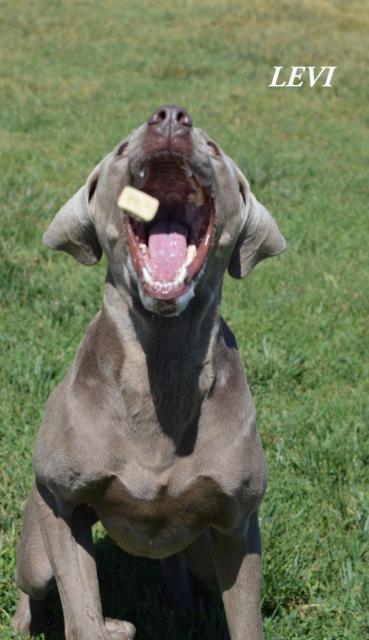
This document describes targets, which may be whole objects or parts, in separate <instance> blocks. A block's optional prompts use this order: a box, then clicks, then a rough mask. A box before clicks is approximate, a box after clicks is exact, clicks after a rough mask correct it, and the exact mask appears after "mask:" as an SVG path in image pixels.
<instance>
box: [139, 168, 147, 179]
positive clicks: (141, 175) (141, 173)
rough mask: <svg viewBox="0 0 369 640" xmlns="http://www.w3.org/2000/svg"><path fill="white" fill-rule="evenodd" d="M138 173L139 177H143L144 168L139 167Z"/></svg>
mask: <svg viewBox="0 0 369 640" xmlns="http://www.w3.org/2000/svg"><path fill="white" fill-rule="evenodd" d="M138 175H139V176H140V178H144V177H145V169H141V171H139V172H138Z"/></svg>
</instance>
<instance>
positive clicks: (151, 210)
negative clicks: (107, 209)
mask: <svg viewBox="0 0 369 640" xmlns="http://www.w3.org/2000/svg"><path fill="white" fill-rule="evenodd" d="M118 207H119V208H120V209H123V210H124V211H125V212H126V213H128V215H130V216H132V218H135V219H136V220H139V221H140V222H150V221H151V220H152V219H153V218H154V217H155V215H156V212H157V210H158V209H159V200H157V198H153V197H152V196H149V195H148V194H147V193H144V192H143V191H139V190H138V189H135V188H134V187H124V189H123V191H122V193H121V194H120V196H119V198H118Z"/></svg>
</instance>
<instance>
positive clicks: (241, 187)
mask: <svg viewBox="0 0 369 640" xmlns="http://www.w3.org/2000/svg"><path fill="white" fill-rule="evenodd" d="M238 188H239V190H240V194H241V196H242V199H243V201H244V203H245V204H246V193H245V187H244V186H243V184H241V182H239V183H238Z"/></svg>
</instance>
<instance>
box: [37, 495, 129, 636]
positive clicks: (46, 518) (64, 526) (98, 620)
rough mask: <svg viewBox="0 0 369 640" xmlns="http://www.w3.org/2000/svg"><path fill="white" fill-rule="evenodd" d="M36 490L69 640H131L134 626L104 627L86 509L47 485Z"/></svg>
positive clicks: (115, 623) (110, 623) (111, 624)
mask: <svg viewBox="0 0 369 640" xmlns="http://www.w3.org/2000/svg"><path fill="white" fill-rule="evenodd" d="M37 488H38V492H37V507H38V513H39V521H40V528H41V533H42V537H43V540H44V544H45V548H46V552H47V555H48V558H49V561H50V564H51V566H52V569H53V572H54V576H55V579H56V583H57V586H58V590H59V595H60V599H61V602H62V606H63V613H64V625H65V638H66V640H112V638H114V639H116V640H130V639H131V638H133V637H134V627H133V625H129V623H124V622H123V621H122V622H121V623H119V622H118V621H112V620H111V621H107V622H106V625H105V624H104V620H103V615H102V610H101V600H100V593H99V585H98V580H97V573H96V563H95V557H94V550H93V542H92V533H91V520H90V518H89V517H88V511H87V508H86V506H85V505H81V506H78V507H75V508H73V506H71V505H68V504H67V503H65V502H64V501H61V502H59V501H56V500H55V498H54V496H53V495H52V493H51V492H50V491H49V490H48V489H47V488H46V487H45V486H43V485H38V487H37ZM124 625H129V626H128V627H126V628H125V627H124ZM130 627H131V628H130Z"/></svg>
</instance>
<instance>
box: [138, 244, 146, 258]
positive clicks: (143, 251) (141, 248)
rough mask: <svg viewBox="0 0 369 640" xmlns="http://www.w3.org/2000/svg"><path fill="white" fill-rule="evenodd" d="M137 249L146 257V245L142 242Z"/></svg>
mask: <svg viewBox="0 0 369 640" xmlns="http://www.w3.org/2000/svg"><path fill="white" fill-rule="evenodd" d="M139 247H140V250H141V253H143V254H144V255H146V254H147V245H146V244H145V243H144V242H140V244H139Z"/></svg>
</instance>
